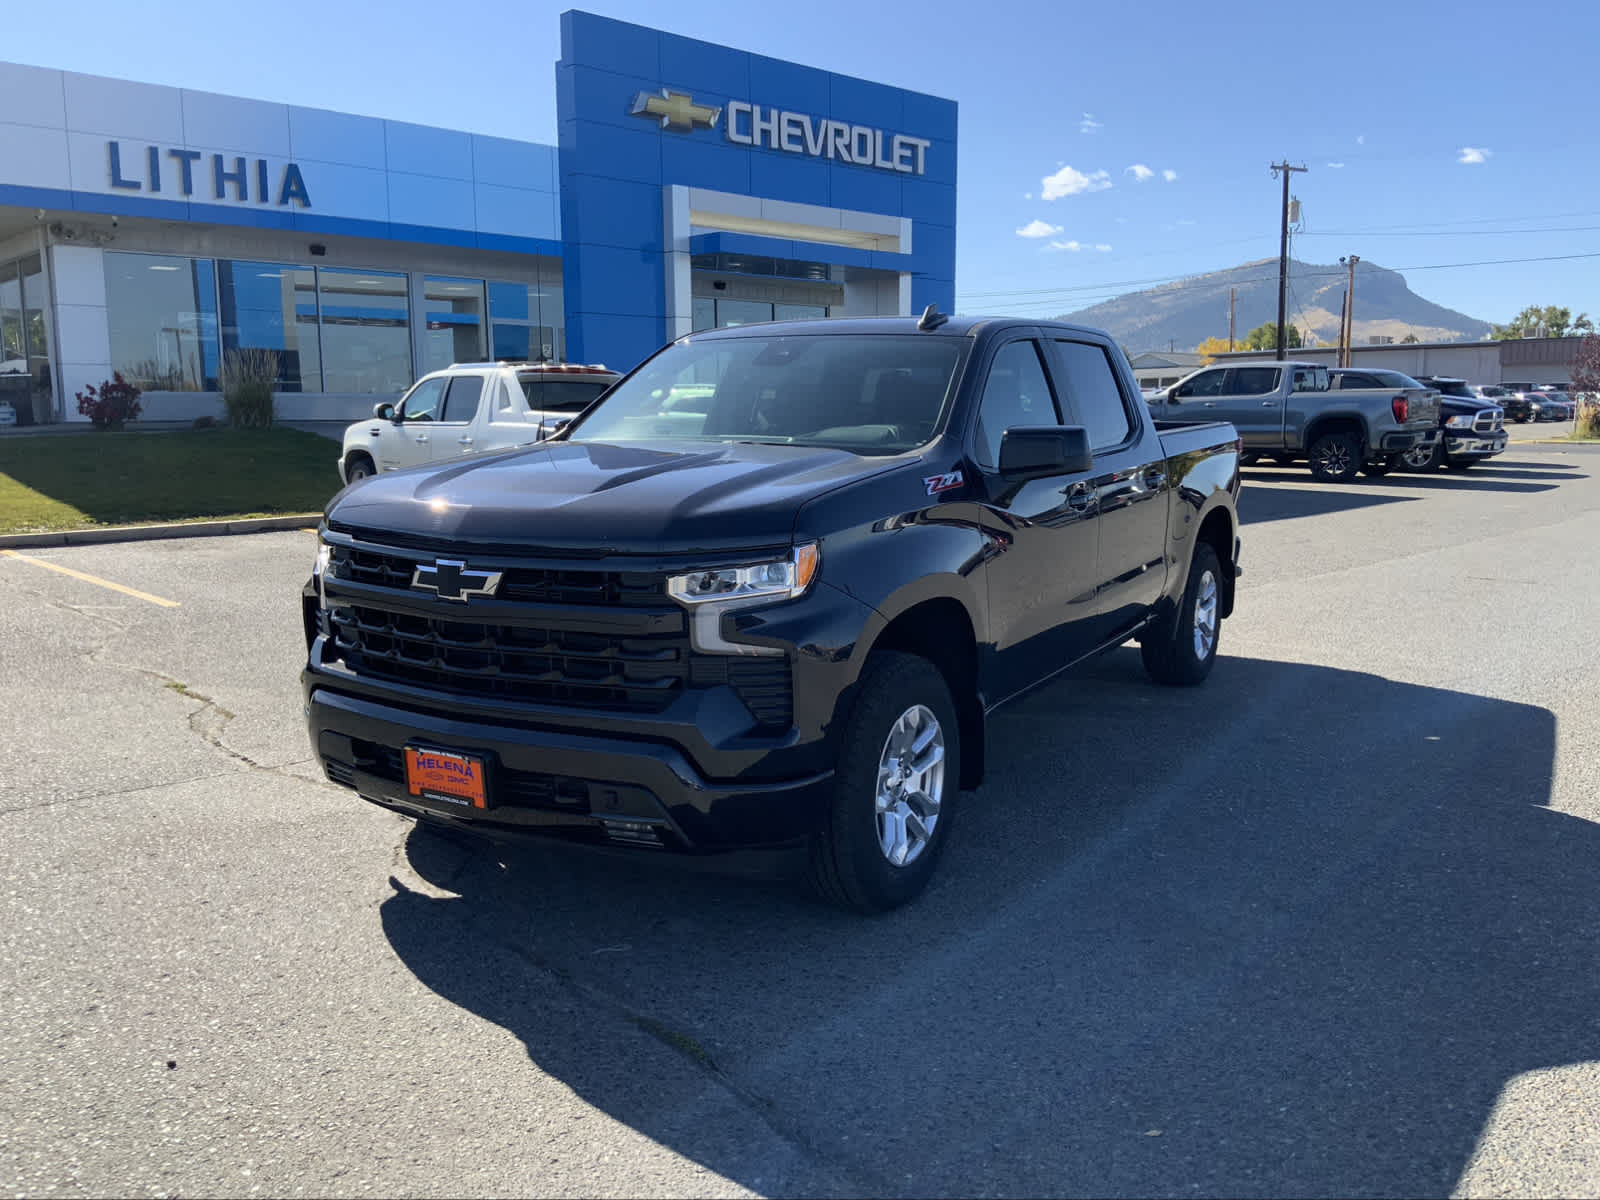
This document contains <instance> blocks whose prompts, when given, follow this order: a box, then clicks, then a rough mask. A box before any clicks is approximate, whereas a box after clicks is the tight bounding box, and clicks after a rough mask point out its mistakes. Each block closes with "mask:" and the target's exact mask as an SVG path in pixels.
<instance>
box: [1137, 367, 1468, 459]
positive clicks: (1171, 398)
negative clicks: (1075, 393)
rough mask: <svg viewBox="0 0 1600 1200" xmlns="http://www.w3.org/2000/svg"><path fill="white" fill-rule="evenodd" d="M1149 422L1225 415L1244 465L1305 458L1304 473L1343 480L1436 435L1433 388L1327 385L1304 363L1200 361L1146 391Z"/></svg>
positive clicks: (1323, 372)
mask: <svg viewBox="0 0 1600 1200" xmlns="http://www.w3.org/2000/svg"><path fill="white" fill-rule="evenodd" d="M1145 398H1146V400H1147V401H1148V402H1149V405H1150V411H1151V414H1152V415H1153V416H1154V417H1155V418H1156V419H1157V420H1208V421H1229V422H1231V423H1232V424H1233V426H1234V428H1235V429H1237V430H1238V431H1239V436H1240V438H1241V439H1242V441H1243V443H1244V454H1243V455H1242V456H1241V460H1240V461H1241V462H1242V463H1243V464H1244V465H1246V466H1248V465H1249V464H1250V463H1252V462H1254V461H1256V460H1258V459H1261V458H1271V459H1272V460H1274V461H1275V462H1277V463H1279V464H1280V465H1283V466H1288V465H1289V464H1290V463H1293V462H1298V461H1308V462H1309V463H1310V465H1311V474H1312V475H1314V476H1315V477H1316V478H1318V479H1322V480H1326V481H1329V482H1333V483H1347V482H1349V481H1350V480H1352V479H1354V478H1355V477H1356V473H1357V472H1358V471H1365V472H1366V473H1367V474H1368V475H1374V476H1376V475H1384V474H1387V473H1388V472H1389V471H1391V470H1393V469H1394V468H1395V467H1397V466H1399V465H1400V462H1401V459H1402V457H1403V456H1404V455H1405V454H1406V452H1407V451H1411V450H1416V449H1419V448H1421V447H1424V446H1431V445H1433V443H1435V442H1437V441H1438V439H1439V428H1438V425H1439V393H1438V392H1437V391H1434V390H1433V389H1432V388H1425V387H1420V386H1419V387H1414V388H1406V387H1394V388H1370V389H1367V388H1363V389H1349V388H1346V389H1341V390H1337V391H1335V390H1333V389H1332V386H1331V384H1330V380H1329V375H1328V368H1327V367H1325V366H1322V365H1321V364H1319V363H1307V362H1269V363H1262V362H1254V363H1240V364H1238V365H1236V366H1214V367H1203V368H1202V369H1200V370H1199V371H1196V372H1195V373H1194V374H1193V375H1190V376H1188V377H1187V378H1184V379H1181V380H1179V381H1178V382H1177V383H1175V384H1173V385H1172V386H1171V387H1169V388H1165V389H1163V390H1161V391H1159V392H1152V393H1149V394H1147V395H1146V397H1145Z"/></svg>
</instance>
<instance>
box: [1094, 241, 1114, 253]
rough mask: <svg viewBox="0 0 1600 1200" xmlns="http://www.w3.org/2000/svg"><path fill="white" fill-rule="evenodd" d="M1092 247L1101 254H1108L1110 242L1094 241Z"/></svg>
mask: <svg viewBox="0 0 1600 1200" xmlns="http://www.w3.org/2000/svg"><path fill="white" fill-rule="evenodd" d="M1094 248H1095V249H1096V250H1098V251H1100V253H1101V254H1110V253H1111V243H1110V242H1096V243H1095V244H1094Z"/></svg>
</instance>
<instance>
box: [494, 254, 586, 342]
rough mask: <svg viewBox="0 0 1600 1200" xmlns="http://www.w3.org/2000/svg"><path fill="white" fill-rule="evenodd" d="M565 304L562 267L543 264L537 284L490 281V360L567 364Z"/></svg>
mask: <svg viewBox="0 0 1600 1200" xmlns="http://www.w3.org/2000/svg"><path fill="white" fill-rule="evenodd" d="M565 303H566V302H565V298H564V296H563V294H562V288H561V269H560V267H559V266H555V265H541V267H540V268H539V282H538V283H495V282H491V283H490V284H489V320H490V325H491V337H492V342H493V354H492V355H491V357H493V358H496V359H510V360H514V361H518V362H565V361H566V358H567V334H566V309H565Z"/></svg>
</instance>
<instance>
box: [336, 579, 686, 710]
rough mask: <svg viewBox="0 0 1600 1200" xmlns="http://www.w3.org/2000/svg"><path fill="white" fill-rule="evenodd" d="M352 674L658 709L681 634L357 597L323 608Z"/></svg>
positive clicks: (673, 691)
mask: <svg viewBox="0 0 1600 1200" xmlns="http://www.w3.org/2000/svg"><path fill="white" fill-rule="evenodd" d="M328 617H329V621H328V623H329V630H330V633H331V635H332V638H333V644H334V647H335V648H336V650H337V652H338V655H339V657H341V658H342V659H343V660H344V662H345V665H346V666H347V667H349V669H350V670H352V671H354V672H355V673H356V674H358V675H366V676H371V677H374V678H377V679H385V680H389V681H390V682H393V683H405V684H411V685H414V686H418V687H425V688H436V689H439V690H441V691H447V692H457V693H461V694H464V695H471V696H480V697H482V696H501V697H504V698H506V699H508V700H517V701H523V702H528V703H536V704H558V705H571V706H575V707H582V708H602V709H609V710H612V711H617V712H660V711H661V710H662V709H664V708H666V707H667V705H669V704H671V703H672V701H673V698H674V697H675V696H676V695H677V694H678V693H679V692H680V691H681V690H682V689H683V686H684V683H685V679H686V676H687V674H688V671H687V667H688V657H689V654H688V651H689V642H688V636H687V635H686V634H685V633H682V632H675V633H671V634H665V635H653V636H644V637H619V636H616V635H614V634H609V633H590V632H575V631H572V630H555V629H539V628H533V627H530V626H523V625H489V624H480V623H477V622H473V621H456V620H448V619H446V618H443V617H423V616H415V615H412V614H410V613H399V612H389V611H385V610H384V609H379V608H370V607H365V606H360V605H342V606H338V607H335V608H333V609H332V610H331V611H330V612H329V614H328Z"/></svg>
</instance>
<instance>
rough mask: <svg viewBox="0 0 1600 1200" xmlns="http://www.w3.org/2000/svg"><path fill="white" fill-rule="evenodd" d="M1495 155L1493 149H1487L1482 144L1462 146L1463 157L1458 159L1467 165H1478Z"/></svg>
mask: <svg viewBox="0 0 1600 1200" xmlns="http://www.w3.org/2000/svg"><path fill="white" fill-rule="evenodd" d="M1493 155H1494V151H1493V150H1485V149H1484V148H1483V147H1482V146H1463V147H1461V157H1460V158H1458V159H1456V161H1457V162H1458V163H1462V164H1465V165H1467V166H1476V165H1477V164H1479V163H1486V162H1488V161H1489V159H1490V158H1491V157H1493Z"/></svg>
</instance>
